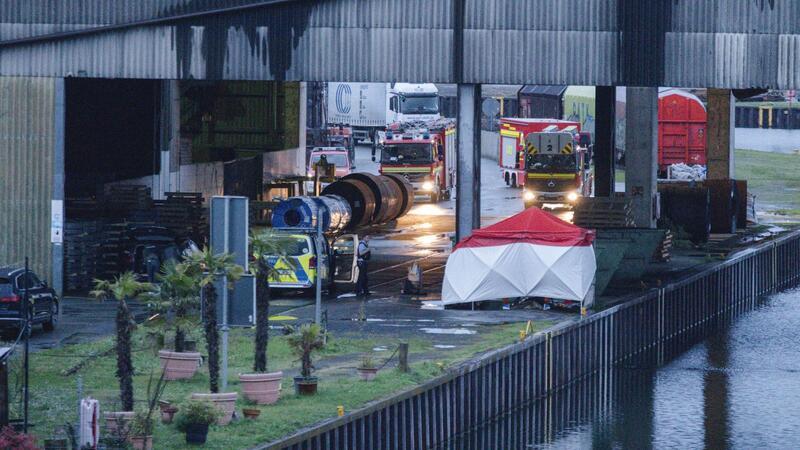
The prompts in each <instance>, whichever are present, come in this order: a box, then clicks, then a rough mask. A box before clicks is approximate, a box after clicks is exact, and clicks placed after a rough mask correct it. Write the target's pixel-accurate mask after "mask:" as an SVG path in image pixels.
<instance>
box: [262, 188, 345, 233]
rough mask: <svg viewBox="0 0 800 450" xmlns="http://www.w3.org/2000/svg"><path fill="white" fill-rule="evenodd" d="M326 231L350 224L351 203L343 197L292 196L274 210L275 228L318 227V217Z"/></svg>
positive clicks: (337, 229)
mask: <svg viewBox="0 0 800 450" xmlns="http://www.w3.org/2000/svg"><path fill="white" fill-rule="evenodd" d="M318 217H319V218H320V219H321V220H322V229H323V230H324V231H339V230H342V229H344V228H346V227H347V226H348V225H349V224H350V217H351V213H350V205H349V203H348V202H347V201H346V200H345V199H344V198H342V197H339V196H335V195H330V196H324V197H292V198H289V199H287V200H284V201H282V202H280V203H279V204H278V206H276V207H275V209H274V210H273V212H272V226H273V227H274V228H304V229H316V228H317V218H318Z"/></svg>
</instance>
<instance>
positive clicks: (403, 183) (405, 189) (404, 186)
mask: <svg viewBox="0 0 800 450" xmlns="http://www.w3.org/2000/svg"><path fill="white" fill-rule="evenodd" d="M384 176H385V177H386V178H388V179H389V180H391V181H393V182H394V183H395V184H396V185H397V187H399V188H400V191H401V193H402V194H403V200H402V202H401V206H400V214H399V215H398V216H397V217H395V219H399V218H400V217H403V216H405V215H406V214H408V211H409V210H411V207H412V206H414V186H412V185H411V182H409V181H408V180H407V179H406V177H404V176H402V175H398V174H396V173H390V174H386V175H384Z"/></svg>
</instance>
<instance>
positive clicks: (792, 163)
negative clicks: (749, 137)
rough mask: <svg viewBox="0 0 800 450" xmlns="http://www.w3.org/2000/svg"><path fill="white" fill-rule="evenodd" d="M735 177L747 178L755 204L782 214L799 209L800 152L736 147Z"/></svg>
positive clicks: (771, 211)
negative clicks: (792, 152)
mask: <svg viewBox="0 0 800 450" xmlns="http://www.w3.org/2000/svg"><path fill="white" fill-rule="evenodd" d="M734 161H735V162H734V164H735V168H736V178H737V179H746V180H747V183H748V185H747V188H748V190H749V191H750V192H751V193H753V194H755V195H756V207H757V208H758V209H761V210H763V211H766V212H769V213H773V214H780V215H798V214H796V213H798V212H800V155H792V154H783V153H769V152H759V151H755V150H736V154H735V159H734Z"/></svg>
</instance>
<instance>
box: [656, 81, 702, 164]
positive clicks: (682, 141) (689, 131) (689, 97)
mask: <svg viewBox="0 0 800 450" xmlns="http://www.w3.org/2000/svg"><path fill="white" fill-rule="evenodd" d="M706 121H707V114H706V108H705V106H704V105H703V102H702V101H700V99H699V98H698V97H697V96H695V95H693V94H690V93H688V92H686V91H682V90H678V89H666V90H663V91H662V92H660V93H659V95H658V168H659V171H660V172H662V173H665V172H666V171H667V168H668V167H669V166H670V165H671V164H679V163H683V164H699V165H705V164H706Z"/></svg>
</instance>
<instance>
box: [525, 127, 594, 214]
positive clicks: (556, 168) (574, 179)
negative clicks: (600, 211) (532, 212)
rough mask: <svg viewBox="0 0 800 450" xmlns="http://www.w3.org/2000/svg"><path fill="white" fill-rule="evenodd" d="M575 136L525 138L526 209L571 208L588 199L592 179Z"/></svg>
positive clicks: (564, 133) (548, 133)
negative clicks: (543, 207) (533, 207)
mask: <svg viewBox="0 0 800 450" xmlns="http://www.w3.org/2000/svg"><path fill="white" fill-rule="evenodd" d="M576 136H579V135H576V134H573V133H571V132H568V131H544V132H540V133H528V134H527V135H526V136H525V188H524V190H523V193H522V199H523V202H524V204H525V208H529V207H531V206H539V207H541V206H544V204H546V203H547V204H559V205H562V206H566V207H571V206H573V205H574V204H575V203H576V202H577V201H578V199H580V198H581V197H584V196H589V195H591V186H592V182H591V175H590V173H591V172H590V170H589V161H588V158H587V151H586V148H585V147H580V146H579V145H578V143H579V141H578V140H577V138H576Z"/></svg>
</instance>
